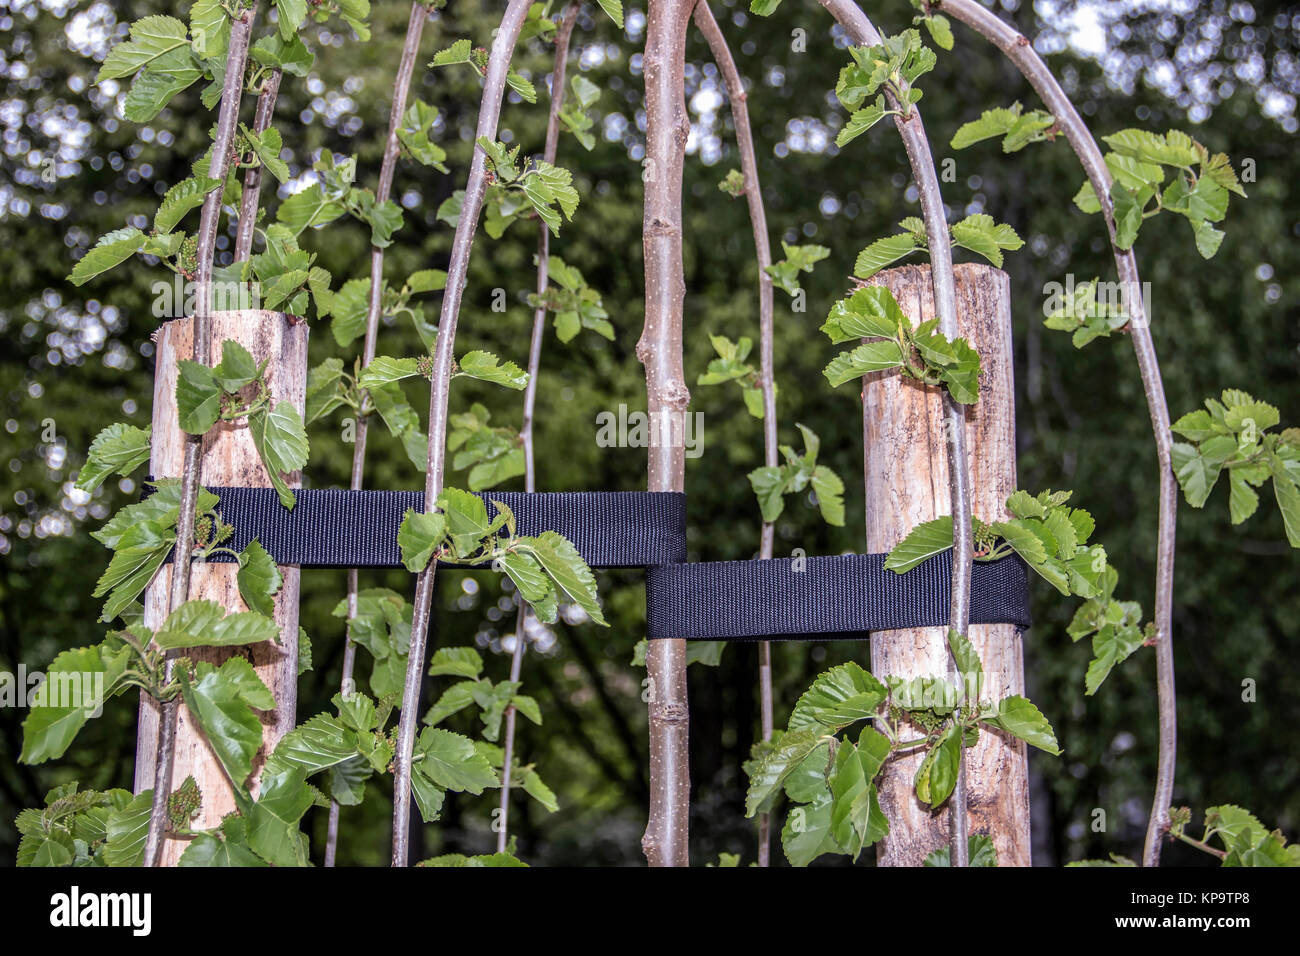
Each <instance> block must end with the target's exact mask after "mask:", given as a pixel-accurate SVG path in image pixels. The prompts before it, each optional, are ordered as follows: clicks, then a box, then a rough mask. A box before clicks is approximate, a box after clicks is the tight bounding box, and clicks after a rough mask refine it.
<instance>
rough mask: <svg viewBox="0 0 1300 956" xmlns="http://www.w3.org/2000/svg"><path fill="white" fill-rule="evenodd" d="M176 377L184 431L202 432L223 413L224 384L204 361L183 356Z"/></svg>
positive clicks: (213, 423) (177, 400) (179, 414)
mask: <svg viewBox="0 0 1300 956" xmlns="http://www.w3.org/2000/svg"><path fill="white" fill-rule="evenodd" d="M177 371H178V374H177V377H176V412H177V415H178V423H179V425H180V427H181V430H182V431H185V432H188V433H189V434H191V435H202V434H204V433H205V432H207V431H208V429H210V428H211V427H212V426H213V425H215V424H216V423H217V418H218V416H219V415H220V414H221V385H220V384H219V383H218V382H217V375H216V372H214V371H213V370H212V369H211V368H210V367H208V366H207V365H204V364H203V363H201V362H192V361H190V360H189V359H181V360H180V362H179V363H178V370H177Z"/></svg>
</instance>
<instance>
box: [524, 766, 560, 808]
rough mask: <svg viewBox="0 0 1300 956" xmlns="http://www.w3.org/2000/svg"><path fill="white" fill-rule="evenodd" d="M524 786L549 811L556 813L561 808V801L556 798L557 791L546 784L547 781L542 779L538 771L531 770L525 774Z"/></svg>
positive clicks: (525, 790)
mask: <svg viewBox="0 0 1300 956" xmlns="http://www.w3.org/2000/svg"><path fill="white" fill-rule="evenodd" d="M523 788H524V793H526V794H528V795H529V796H530V797H532V798H533V799H534V800H536V801H537V802H538V803H540V804H541V805H542V806H543V807H545V808H546V809H547V810H548V811H549V812H551V813H554V812H555V811H557V810H559V809H560V801H559V800H557V799H556V797H555V792H554V791H553V790H551V788H550V787H548V786H547V785H546V782H545V781H544V780H542V778H541V777H540V776H539V775H538V774H537V772H536V771H529V772H528V773H526V774H524V779H523Z"/></svg>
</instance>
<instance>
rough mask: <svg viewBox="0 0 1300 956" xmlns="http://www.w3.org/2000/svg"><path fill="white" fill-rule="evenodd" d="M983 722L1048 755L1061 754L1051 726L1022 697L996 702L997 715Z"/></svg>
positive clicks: (1006, 698)
mask: <svg viewBox="0 0 1300 956" xmlns="http://www.w3.org/2000/svg"><path fill="white" fill-rule="evenodd" d="M984 722H985V723H987V724H990V725H992V726H994V727H997V728H999V729H1001V730H1005V731H1006V732H1007V733H1009V734H1011V735H1012V736H1013V737H1019V738H1020V739H1021V740H1023V741H1025V742H1026V743H1028V744H1030V745H1032V746H1034V747H1037V748H1038V749H1039V750H1045V751H1047V752H1048V753H1049V754H1053V755H1059V754H1060V752H1061V748H1060V746H1059V745H1058V744H1057V742H1056V734H1055V733H1053V731H1052V725H1051V724H1050V723H1048V721H1047V718H1046V717H1044V716H1043V714H1042V712H1041V711H1040V710H1039V709H1038V708H1037V707H1035V706H1034V705H1033V704H1032V703H1031V702H1030V701H1029V700H1027V699H1026V698H1024V697H1020V696H1013V697H1005V698H1003V699H1002V700H1000V701H998V711H997V714H996V715H995V716H993V717H989V718H984Z"/></svg>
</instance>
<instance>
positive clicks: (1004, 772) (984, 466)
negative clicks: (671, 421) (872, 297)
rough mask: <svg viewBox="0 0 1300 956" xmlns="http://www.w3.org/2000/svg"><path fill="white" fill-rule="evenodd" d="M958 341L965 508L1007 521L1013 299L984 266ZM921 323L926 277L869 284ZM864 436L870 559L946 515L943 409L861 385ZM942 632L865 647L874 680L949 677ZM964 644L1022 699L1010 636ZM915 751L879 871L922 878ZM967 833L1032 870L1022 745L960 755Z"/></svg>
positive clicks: (1002, 277)
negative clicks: (969, 401)
mask: <svg viewBox="0 0 1300 956" xmlns="http://www.w3.org/2000/svg"><path fill="white" fill-rule="evenodd" d="M956 280H957V318H958V323H959V326H960V329H961V334H962V336H963V337H965V338H966V339H967V340H968V341H969V342H970V343H971V345H972V346H974V348H975V349H976V350H977V351H978V352H979V354H980V360H981V363H982V370H981V374H980V380H979V385H980V394H979V402H978V403H977V404H976V405H974V406H973V407H970V408H968V409H967V413H966V447H967V448H968V449H969V453H968V454H969V457H970V467H971V486H972V506H973V512H974V514H975V516H976V517H979V518H982V519H983V520H985V521H996V520H999V519H1001V518H1003V517H1007V514H1006V510H1005V507H1004V502H1005V501H1006V498H1007V496H1008V495H1009V494H1011V492H1012V491H1014V490H1015V488H1016V442H1015V389H1014V381H1013V379H1014V372H1013V365H1012V340H1011V290H1010V280H1009V278H1008V276H1007V274H1006V273H1004V272H1002V271H1001V270H999V269H995V268H993V267H991V266H985V265H975V264H963V265H958V266H957V267H956ZM871 284H873V285H883V286H886V287H888V288H889V290H890V291H891V292H893V293H894V297H895V298H896V299H897V300H898V303H899V305H900V306H901V307H902V309H903V311H904V313H906V314H907V316H908V317H909V318H910V319H911V320H912V322H913V323H914V324H915V323H919V322H921V321H924V320H926V319H930V318H933V317H934V315H935V308H934V296H933V291H932V287H931V283H930V267H929V266H902V267H900V268H896V269H889V270H886V271H884V272H881V273H879V274H878V275H876V276H874V277H873V278H872V280H871ZM862 424H863V446H864V466H865V467H864V484H865V491H866V502H867V509H866V510H867V522H866V524H867V527H866V531H867V541H866V543H867V550H868V551H870V552H873V553H876V552H883V551H888V550H889V549H890V548H892V547H893V546H894V545H895V544H897V543H898V542H899V540H901V539H902V538H903V537H904V536H905V535H906V534H907V532H908V531H909V530H911V529H912V528H913V527H915V526H916V525H918V524H920V523H921V522H923V521H929V520H931V519H933V518H937V517H939V516H941V515H946V514H951V513H952V508H951V502H950V498H949V494H948V457H947V453H946V449H945V448H944V444H943V442H944V423H943V400H942V395H941V393H940V391H939V390H938V389H934V388H927V387H925V386H923V385H921V384H919V383H918V382H916V381H914V380H912V379H910V378H904V377H903V376H901V375H899V374H898V373H897V372H893V373H886V372H878V373H874V374H872V375H868V376H866V377H865V378H864V379H863V391H862ZM946 633H947V632H946V629H944V628H935V627H931V628H916V629H907V630H893V631H878V632H876V633H874V634H873V635H872V640H871V670H872V673H873V674H876V675H877V676H884V675H886V674H893V675H898V676H902V677H915V676H929V675H944V676H946V675H947V674H948V673H949V671H950V667H951V665H950V662H949V655H948V649H947V643H946V637H945V635H946ZM969 636H970V639H971V642H972V643H973V644H974V645H975V648H976V650H977V651H978V652H979V655H980V658H981V659H982V660H983V662H984V673H985V675H986V683H985V686H984V690H983V693H984V695H986V696H991V697H993V698H994V699H997V698H1000V697H1005V696H1007V695H1008V694H1023V693H1024V661H1023V657H1022V652H1021V639H1020V636H1019V634H1018V633H1017V632H1016V629H1015V627H1013V626H1011V625H974V626H972V627H971V629H970V635H969ZM921 757H922V751H920V750H918V751H916V752H915V753H914V754H908V755H906V756H901V757H898V758H895V759H893V760H891V761H890V762H889V763H888V764H887V765H886V769H885V771H884V773H883V775H882V777H881V786H880V802H881V806H882V808H883V809H884V811H885V814H886V816H888V817H889V823H890V834H889V836H888V837H887V838H885V839H884V840H883V841H882V842H881V843H880V845H879V848H878V859H879V862H880V863H881V864H882V865H885V866H918V865H920V864H921V863H922V861H923V860H924V859H925V856H926V854H928V853H930V852H931V851H933V850H935V849H938V848H940V847H942V846H945V845H947V843H948V818H947V811H946V810H941V811H940V812H938V813H932V812H931V811H930V810H929V808H927V807H926V806H925V805H924V804H922V803H920V802H919V801H918V800H917V799H916V796H915V793H914V791H913V787H912V778H913V776H914V774H915V772H916V768H917V765H918V764H919V763H920V761H921ZM966 782H967V793H968V801H969V826H970V832H971V833H972V834H975V833H987V834H990V835H991V836H992V838H993V844H994V847H995V848H996V849H997V853H998V862H999V864H1000V865H1002V866H1027V865H1029V862H1030V861H1029V780H1028V767H1027V763H1026V754H1025V744H1024V743H1023V742H1021V741H1019V740H1016V739H1015V738H1013V737H1010V736H1009V735H1007V734H1004V733H1002V732H1000V731H989V730H983V731H982V732H981V734H980V741H979V743H978V744H977V745H976V746H975V747H974V748H973V749H970V750H967V751H966Z"/></svg>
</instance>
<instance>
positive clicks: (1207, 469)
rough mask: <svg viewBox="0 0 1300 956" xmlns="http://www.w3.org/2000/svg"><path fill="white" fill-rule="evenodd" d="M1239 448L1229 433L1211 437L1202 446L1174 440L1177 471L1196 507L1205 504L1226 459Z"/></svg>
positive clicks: (1181, 485) (1174, 464) (1190, 503)
mask: <svg viewBox="0 0 1300 956" xmlns="http://www.w3.org/2000/svg"><path fill="white" fill-rule="evenodd" d="M1236 450H1237V442H1236V440H1235V439H1234V438H1231V437H1230V436H1227V435H1218V436H1215V437H1213V438H1207V439H1206V440H1205V441H1203V442H1201V444H1200V445H1199V446H1195V445H1189V444H1187V443H1186V442H1174V443H1173V445H1172V447H1171V452H1172V459H1173V466H1174V475H1175V476H1176V477H1177V478H1178V484H1179V486H1180V487H1181V488H1182V489H1183V495H1184V496H1185V497H1186V498H1187V503H1188V504H1189V505H1191V506H1192V507H1193V508H1200V507H1203V506H1204V505H1205V502H1206V499H1208V498H1209V497H1210V492H1211V491H1213V490H1214V486H1215V484H1216V483H1217V482H1218V480H1219V473H1220V472H1221V471H1222V470H1223V465H1224V462H1226V461H1227V460H1228V458H1229V457H1231V456H1232V454H1233V453H1234V452H1236Z"/></svg>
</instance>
